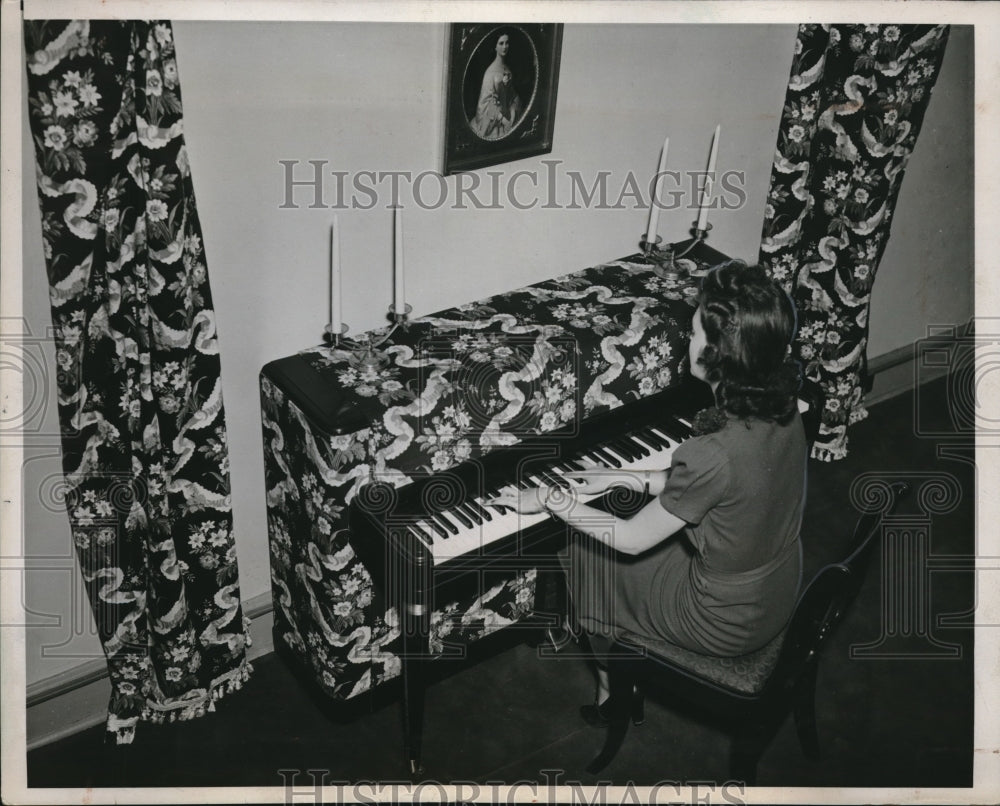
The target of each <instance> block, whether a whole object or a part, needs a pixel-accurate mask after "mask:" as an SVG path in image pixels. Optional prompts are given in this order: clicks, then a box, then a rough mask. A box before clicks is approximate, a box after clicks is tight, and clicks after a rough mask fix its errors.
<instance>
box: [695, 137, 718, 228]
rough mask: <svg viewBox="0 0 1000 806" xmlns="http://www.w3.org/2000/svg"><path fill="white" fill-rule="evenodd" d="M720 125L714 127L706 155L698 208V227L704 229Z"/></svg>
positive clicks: (713, 176)
mask: <svg viewBox="0 0 1000 806" xmlns="http://www.w3.org/2000/svg"><path fill="white" fill-rule="evenodd" d="M721 131H722V126H721V125H719V126H716V127H715V135H714V136H713V137H712V151H711V153H710V154H709V155H708V173H707V175H706V176H705V189H704V190H703V191H702V194H701V208H700V209H699V210H698V223H697V224H696V227H697V228H698V229H702V230H703V229H705V228H706V227H707V226H708V205H709V202H710V201H711V199H712V185H713V184H714V180H715V162H716V159H717V158H718V156H719V133H720V132H721Z"/></svg>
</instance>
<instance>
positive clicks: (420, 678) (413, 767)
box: [389, 529, 434, 776]
mask: <svg viewBox="0 0 1000 806" xmlns="http://www.w3.org/2000/svg"><path fill="white" fill-rule="evenodd" d="M389 540H390V543H391V544H392V545H393V546H394V548H395V550H394V551H393V552H392V553H391V554H392V560H391V562H392V563H393V566H394V567H393V569H392V570H393V571H394V574H393V575H390V579H393V578H394V579H395V580H396V584H395V585H394V587H396V592H397V596H398V598H397V601H398V602H399V603H400V608H399V612H400V628H401V631H402V644H403V657H402V669H401V672H402V676H403V702H402V706H403V752H404V753H405V755H406V761H407V763H408V764H409V768H410V775H412V776H416V775H420V774H422V773H423V764H422V763H421V744H422V739H423V729H424V689H425V687H426V681H425V679H424V666H425V664H426V663H427V662H428V659H429V657H430V642H429V637H430V627H431V608H432V601H433V590H434V588H433V562H432V560H431V558H430V556H429V554H428V552H427V550H426V549H425V548H424V547H423V545H422V544H420V543H419V541H416V540H415V539H414V538H413V536H412V534H410V533H408V532H407V531H406V530H398V529H393V530H391V531H390V532H389ZM397 586H398V587H397Z"/></svg>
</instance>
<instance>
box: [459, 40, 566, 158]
mask: <svg viewBox="0 0 1000 806" xmlns="http://www.w3.org/2000/svg"><path fill="white" fill-rule="evenodd" d="M562 34H563V25H562V24H561V23H452V25H451V31H450V40H449V45H448V65H447V92H446V100H445V138H444V139H445V149H444V169H443V173H444V175H445V176H448V175H451V174H455V173H461V172H463V171H471V170H475V169H476V168H483V167H486V166H489V165H498V164H500V163H504V162H511V161H513V160H519V159H523V158H525V157H532V156H535V155H538V154H548V153H549V152H551V151H552V132H553V129H554V127H555V113H556V94H557V90H558V87H559V59H560V54H561V50H562Z"/></svg>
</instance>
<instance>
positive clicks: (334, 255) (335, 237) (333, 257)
mask: <svg viewBox="0 0 1000 806" xmlns="http://www.w3.org/2000/svg"><path fill="white" fill-rule="evenodd" d="M342 321H343V311H342V305H341V294H340V222H338V221H337V216H336V214H335V215H334V216H333V226H332V227H331V228H330V324H331V325H332V330H333V333H334V335H335V336H336V335H340V328H341V323H342Z"/></svg>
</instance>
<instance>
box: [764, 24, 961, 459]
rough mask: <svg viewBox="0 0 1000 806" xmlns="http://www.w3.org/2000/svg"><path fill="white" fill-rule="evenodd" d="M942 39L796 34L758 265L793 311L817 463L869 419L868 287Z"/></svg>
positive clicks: (843, 31) (905, 29) (905, 34)
mask: <svg viewBox="0 0 1000 806" xmlns="http://www.w3.org/2000/svg"><path fill="white" fill-rule="evenodd" d="M947 39H948V26H946V25H938V26H930V25H801V26H800V27H799V31H798V37H797V39H796V42H795V54H794V57H793V60H792V69H791V77H790V79H789V82H788V91H787V94H786V98H785V106H784V109H783V112H782V117H781V126H780V129H779V132H778V144H777V149H776V153H775V158H774V166H773V168H772V172H771V184H770V189H769V191H768V197H767V206H766V208H765V213H764V224H763V232H762V236H761V247H760V256H759V260H760V262H761V264H762V265H764V266H765V267H766V268H767V269H768V270H769V272H770V273H771V275H772V276H773V277H774V278H775V279H776V280H778V281H780V282H781V283H782V284H783V285H784V287H785V288H786V290H787V291H789V293H791V294H792V297H793V299H794V300H795V303H796V305H797V306H798V311H799V331H798V336H797V338H796V342H797V343H796V345H795V349H796V350H797V354H798V358H799V359H800V361H801V363H802V367H803V371H804V375H805V377H806V378H807V380H808V381H810V382H812V383H814V384H816V385H817V386H818V388H819V390H820V391H821V393H822V396H823V398H824V399H825V403H824V408H823V411H822V412H821V424H820V433H819V438H818V439H817V440H816V442H815V444H814V446H813V456H814V457H815V458H818V459H823V460H827V461H829V460H831V459H840V458H843V457H844V456H845V455H846V454H847V429H848V426H849V425H850V424H852V423H854V422H857V421H858V420H861V419H863V418H864V417H866V416H867V411H866V410H865V407H864V403H863V400H862V386H863V383H864V381H865V375H866V371H867V366H866V362H867V356H866V348H867V343H868V309H869V302H870V299H871V292H872V283H873V282H874V280H875V273H876V271H877V269H878V265H879V262H880V260H881V258H882V254H883V252H884V250H885V246H886V242H887V241H888V238H889V228H890V225H891V222H892V215H893V210H894V208H895V204H896V199H897V196H898V195H899V189H900V186H901V184H902V180H903V173H904V171H905V169H906V164H907V162H908V160H909V158H910V154H911V153H912V151H913V147H914V145H915V143H916V141H917V135H918V134H919V132H920V127H921V123H922V122H923V118H924V112H925V111H926V109H927V104H928V101H929V100H930V95H931V89H932V87H933V86H934V82H935V81H936V80H937V76H938V72H939V70H940V68H941V60H942V58H943V56H944V49H945V43H946V42H947Z"/></svg>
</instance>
